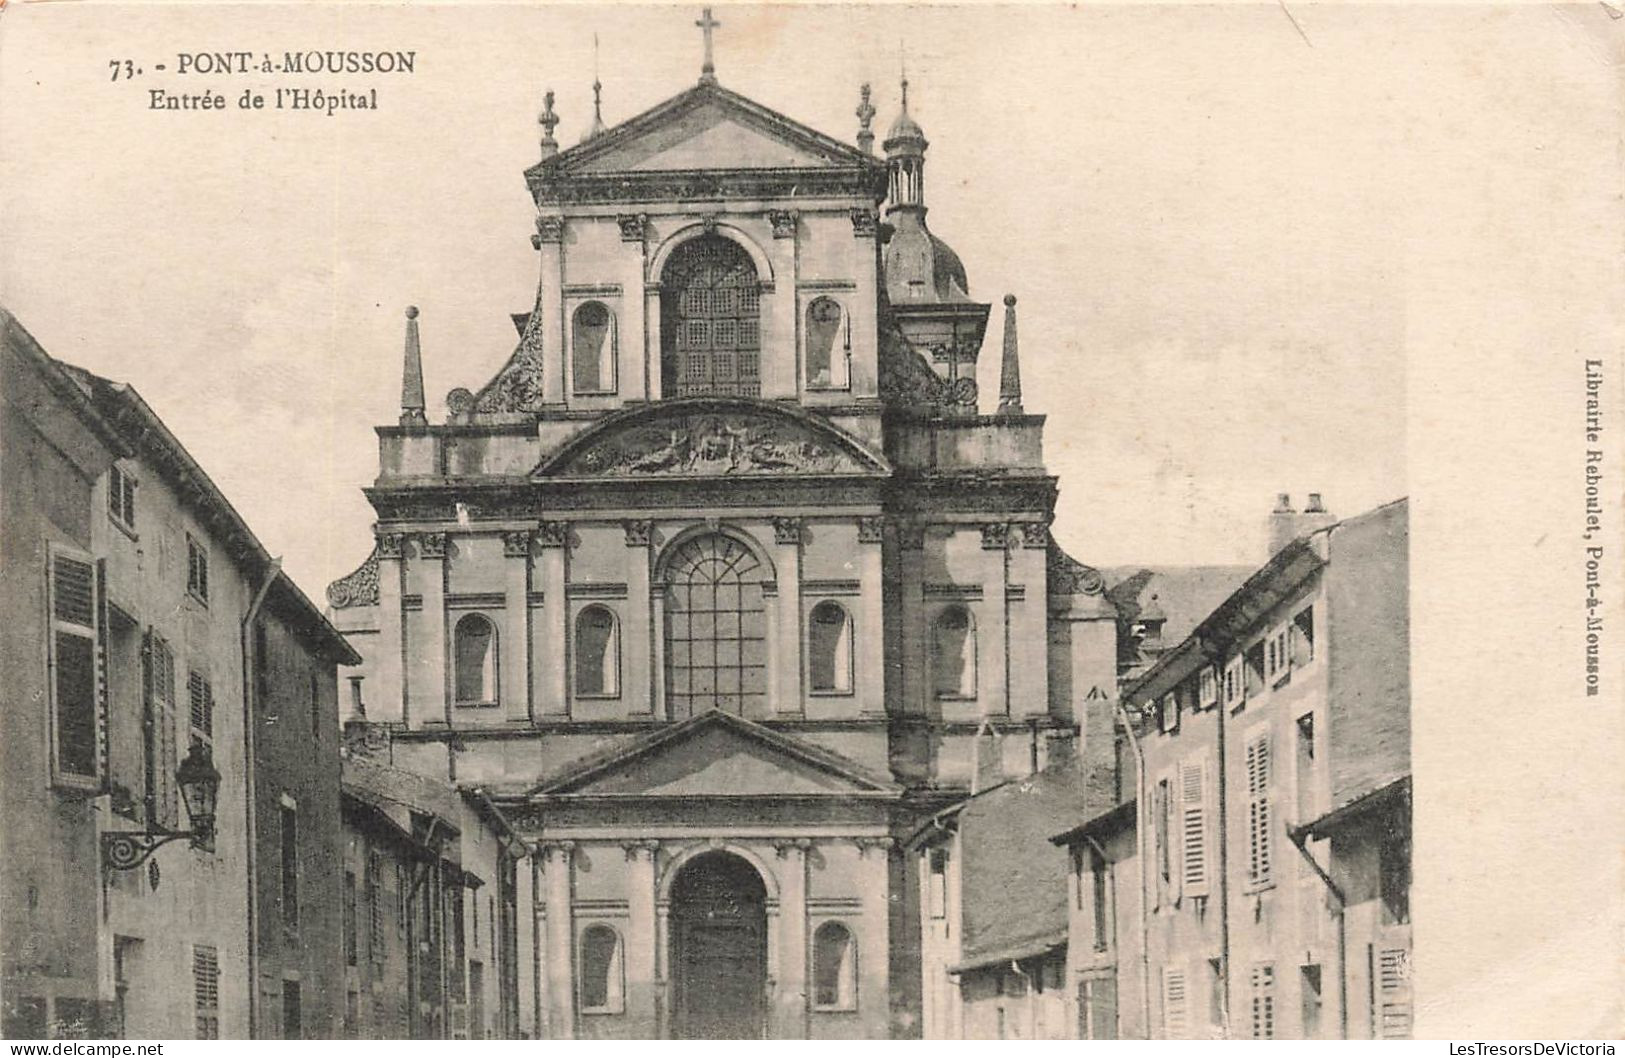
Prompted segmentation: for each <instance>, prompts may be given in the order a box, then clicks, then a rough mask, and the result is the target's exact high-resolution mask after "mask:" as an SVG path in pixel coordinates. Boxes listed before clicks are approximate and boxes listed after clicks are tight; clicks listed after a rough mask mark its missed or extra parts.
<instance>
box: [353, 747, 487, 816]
mask: <svg viewBox="0 0 1625 1058" xmlns="http://www.w3.org/2000/svg"><path fill="white" fill-rule="evenodd" d="M342 781H343V787H344V793H345V794H346V795H348V796H350V797H353V798H355V799H356V800H358V801H362V802H365V803H367V804H370V805H373V806H374V807H377V808H379V809H380V810H382V811H384V812H386V813H388V814H390V815H391V817H392V818H393V817H395V816H398V815H400V813H402V812H404V811H410V812H417V813H419V814H421V815H432V816H437V817H439V819H440V820H441V821H442V822H443V823H445V824H446V825H447V826H450V827H452V828H453V829H457V828H458V827H457V820H458V817H459V816H460V815H461V801H460V799H459V798H458V794H457V791H456V790H455V789H453V788H452V787H451V786H450V785H449V784H447V783H442V782H436V781H435V780H433V779H430V778H427V777H425V776H422V775H418V774H417V773H416V772H410V771H407V770H405V769H404V768H396V767H393V766H391V765H388V764H380V763H378V762H377V761H371V760H367V759H365V758H360V757H346V758H345V759H344V762H343V780H342Z"/></svg>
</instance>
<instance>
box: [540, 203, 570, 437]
mask: <svg viewBox="0 0 1625 1058" xmlns="http://www.w3.org/2000/svg"><path fill="white" fill-rule="evenodd" d="M536 236H537V240H536V248H537V250H539V251H540V252H541V258H542V262H541V270H542V289H541V293H540V295H538V297H537V299H536V309H537V311H538V312H541V313H542V314H543V315H542V403H544V404H552V405H563V404H564V403H565V389H564V361H565V357H566V356H567V355H568V351H567V350H566V349H565V348H564V218H563V217H550V216H539V217H537V218H536Z"/></svg>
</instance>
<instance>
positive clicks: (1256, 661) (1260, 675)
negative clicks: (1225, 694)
mask: <svg viewBox="0 0 1625 1058" xmlns="http://www.w3.org/2000/svg"><path fill="white" fill-rule="evenodd" d="M1242 675H1243V676H1244V677H1245V679H1246V687H1245V688H1244V690H1245V692H1246V693H1247V694H1248V695H1254V694H1258V693H1260V692H1262V691H1263V690H1264V688H1265V687H1266V686H1267V685H1268V684H1267V682H1266V680H1265V677H1264V644H1263V643H1262V642H1258V643H1254V644H1253V645H1252V646H1251V647H1248V648H1247V653H1245V654H1244V655H1242Z"/></svg>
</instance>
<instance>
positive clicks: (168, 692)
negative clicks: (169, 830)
mask: <svg viewBox="0 0 1625 1058" xmlns="http://www.w3.org/2000/svg"><path fill="white" fill-rule="evenodd" d="M146 654H147V666H146V668H147V721H148V729H147V755H148V757H147V759H148V761H149V763H150V769H149V772H148V779H147V792H148V796H149V798H150V799H151V800H152V805H151V813H150V814H151V820H152V822H154V823H156V824H158V825H159V826H165V827H174V826H175V825H176V821H177V818H176V808H177V805H176V803H175V768H176V767H177V766H178V765H179V763H180V758H179V757H178V755H177V754H176V752H175V655H174V654H173V653H171V652H170V649H169V644H168V643H166V642H165V641H164V639H163V637H162V636H160V635H158V634H157V633H156V632H149V633H148V636H147V650H146Z"/></svg>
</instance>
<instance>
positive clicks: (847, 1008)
mask: <svg viewBox="0 0 1625 1058" xmlns="http://www.w3.org/2000/svg"><path fill="white" fill-rule="evenodd" d="M812 1009H813V1013H814V1014H856V1013H857V1012H858V1005H857V1004H856V1003H832V1004H829V1005H828V1006H826V1005H824V1004H822V1003H814V1004H813V1007H812Z"/></svg>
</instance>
